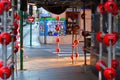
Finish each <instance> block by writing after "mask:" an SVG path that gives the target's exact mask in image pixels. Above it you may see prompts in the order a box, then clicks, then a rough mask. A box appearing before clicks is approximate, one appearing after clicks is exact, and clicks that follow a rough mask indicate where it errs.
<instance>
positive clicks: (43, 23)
mask: <svg viewBox="0 0 120 80" xmlns="http://www.w3.org/2000/svg"><path fill="white" fill-rule="evenodd" d="M58 23H59V26H60V33H59V34H60V35H66V19H65V18H64V19H63V18H61V20H60V21H59V22H58V21H56V18H46V19H43V18H41V19H40V36H44V32H46V33H45V35H46V36H57V34H58V32H57V31H56V29H55V28H56V25H57V24H58ZM44 28H45V29H44ZM44 30H46V31H44Z"/></svg>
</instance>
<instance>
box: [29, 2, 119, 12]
mask: <svg viewBox="0 0 120 80" xmlns="http://www.w3.org/2000/svg"><path fill="white" fill-rule="evenodd" d="M83 1H85V6H86V7H88V8H91V9H92V10H93V11H95V10H96V7H97V5H98V4H99V3H100V0H28V3H34V4H35V5H36V6H37V7H43V8H45V9H46V10H48V11H50V12H52V13H56V14H60V13H62V12H64V11H65V10H66V8H69V7H80V8H82V7H83ZM103 1H104V2H105V1H106V0H103ZM116 1H117V3H118V1H119V0H116ZM119 2H120V1H119Z"/></svg>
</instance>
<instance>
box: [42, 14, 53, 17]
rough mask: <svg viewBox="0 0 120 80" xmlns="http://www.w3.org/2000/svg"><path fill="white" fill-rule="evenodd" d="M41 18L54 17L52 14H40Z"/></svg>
mask: <svg viewBox="0 0 120 80" xmlns="http://www.w3.org/2000/svg"><path fill="white" fill-rule="evenodd" d="M40 17H43V18H44V17H52V14H40Z"/></svg>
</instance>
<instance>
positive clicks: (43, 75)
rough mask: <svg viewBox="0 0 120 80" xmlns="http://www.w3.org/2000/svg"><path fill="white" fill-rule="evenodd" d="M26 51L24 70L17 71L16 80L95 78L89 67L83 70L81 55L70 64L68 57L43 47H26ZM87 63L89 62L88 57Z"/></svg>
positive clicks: (95, 79)
mask: <svg viewBox="0 0 120 80" xmlns="http://www.w3.org/2000/svg"><path fill="white" fill-rule="evenodd" d="M26 52H27V53H28V57H26V58H25V59H24V69H25V70H23V71H19V73H18V77H17V78H16V80H97V77H96V76H95V75H94V74H92V72H91V70H90V69H88V70H87V72H83V69H84V68H83V61H84V58H83V57H79V58H78V59H77V60H76V59H75V60H74V64H72V62H71V59H70V58H69V57H58V56H57V55H54V54H51V53H50V52H47V51H45V50H43V49H35V48H26ZM33 54H34V56H31V55H33ZM45 54H47V55H45ZM87 64H90V58H89V57H87ZM88 68H89V66H88ZM18 69H19V64H18Z"/></svg>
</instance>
